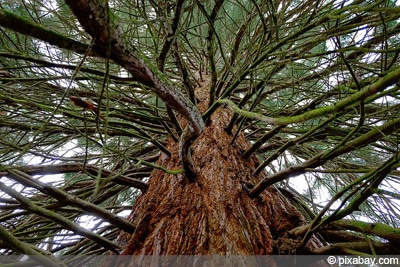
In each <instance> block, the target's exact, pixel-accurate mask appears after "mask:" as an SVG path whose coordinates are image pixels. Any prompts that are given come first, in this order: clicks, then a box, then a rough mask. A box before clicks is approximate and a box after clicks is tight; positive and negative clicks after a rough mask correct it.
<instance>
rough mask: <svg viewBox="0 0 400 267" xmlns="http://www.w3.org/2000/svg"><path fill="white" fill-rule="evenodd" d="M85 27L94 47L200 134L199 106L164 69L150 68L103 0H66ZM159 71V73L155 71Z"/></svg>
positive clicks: (201, 125) (194, 131)
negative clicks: (167, 77)
mask: <svg viewBox="0 0 400 267" xmlns="http://www.w3.org/2000/svg"><path fill="white" fill-rule="evenodd" d="M65 2H66V3H67V4H68V6H69V7H70V8H71V10H72V12H73V13H74V15H75V16H76V17H77V19H78V20H79V22H80V24H81V25H82V27H83V28H84V29H85V31H86V32H87V33H89V34H90V35H91V36H92V37H93V38H94V39H95V45H94V49H95V51H96V52H97V53H99V54H101V55H103V56H104V57H105V56H106V54H107V51H108V50H109V52H110V58H111V59H112V60H114V61H115V62H116V63H117V64H119V65H121V66H122V67H124V68H126V69H127V70H128V71H129V72H130V73H131V74H132V76H133V78H134V79H135V80H136V81H137V82H139V83H141V84H143V85H145V86H148V87H149V88H150V89H151V90H152V91H153V92H154V93H155V94H156V95H157V96H158V97H160V98H161V99H162V100H163V101H164V102H165V103H166V104H167V105H169V106H170V107H171V108H172V109H174V110H175V111H177V112H178V113H179V114H181V115H182V116H183V117H184V118H185V119H187V120H188V122H189V124H190V126H191V127H190V130H191V132H192V133H193V134H194V135H198V134H200V133H201V132H202V131H203V129H204V121H203V118H202V116H201V113H200V111H199V110H198V109H197V107H196V106H195V105H194V104H193V103H192V102H191V101H189V99H187V98H186V97H185V96H184V95H183V93H182V92H181V91H179V90H178V89H177V88H174V87H171V86H170V87H168V86H167V85H166V84H165V83H163V82H162V81H161V80H160V79H162V78H163V77H162V73H161V72H158V71H157V69H156V68H151V65H150V64H149V63H147V64H146V63H145V61H144V60H145V59H144V58H143V59H141V58H139V57H138V56H137V53H138V51H136V49H135V48H134V47H133V45H132V44H131V41H130V40H124V39H123V38H122V34H121V30H120V28H119V27H118V25H115V22H114V21H113V18H114V16H113V15H112V14H111V12H109V14H107V12H108V9H107V7H106V6H105V5H104V4H103V2H104V1H97V0H66V1H65ZM154 72H156V74H157V76H158V77H156V75H155V74H154Z"/></svg>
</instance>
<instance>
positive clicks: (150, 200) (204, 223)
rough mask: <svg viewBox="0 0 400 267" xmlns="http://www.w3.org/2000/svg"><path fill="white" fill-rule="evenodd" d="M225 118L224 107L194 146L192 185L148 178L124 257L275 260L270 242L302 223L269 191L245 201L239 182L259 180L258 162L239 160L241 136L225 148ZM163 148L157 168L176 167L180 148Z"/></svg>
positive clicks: (179, 179)
mask: <svg viewBox="0 0 400 267" xmlns="http://www.w3.org/2000/svg"><path fill="white" fill-rule="evenodd" d="M230 117H231V113H230V112H229V111H228V110H227V109H226V108H223V107H221V108H219V109H218V110H217V111H216V112H215V113H214V114H213V115H212V117H211V123H210V124H209V125H208V126H207V127H206V128H205V130H204V131H203V132H202V134H201V135H200V136H199V137H198V138H197V139H196V141H195V142H194V143H193V145H192V155H193V162H194V165H195V167H196V171H197V173H198V176H197V177H196V178H195V181H194V182H193V183H190V182H189V180H188V179H187V178H186V177H185V175H184V174H180V175H170V174H166V173H164V172H162V171H160V170H154V171H153V173H152V175H151V177H150V181H149V189H148V191H147V192H146V193H145V194H143V195H142V196H140V197H139V198H138V200H137V201H136V203H135V205H134V207H133V210H132V213H131V215H130V216H129V220H130V221H131V222H132V223H133V224H134V225H136V231H135V232H134V233H133V234H132V235H128V234H127V233H123V234H121V235H120V238H119V242H120V245H121V246H122V247H125V249H124V250H123V251H122V254H135V255H137V254H145V255H164V254H169V255H171V254H172V255H188V254H190V255H199V254H202V255H207V254H234V255H249V254H250V255H254V254H273V253H274V243H275V244H277V243H279V242H274V240H277V239H278V238H282V237H285V236H286V232H287V231H288V230H290V229H292V228H294V227H296V226H299V225H301V224H303V223H304V222H303V217H302V215H301V214H300V213H299V212H298V211H297V210H296V209H295V208H294V207H293V206H292V205H291V204H290V203H289V202H288V201H287V200H286V199H285V198H284V197H283V196H282V195H281V194H280V193H279V192H278V191H277V190H276V189H274V188H273V187H270V188H269V189H267V190H265V191H264V192H263V193H262V194H261V196H260V197H258V198H255V199H252V198H250V197H249V196H248V193H247V192H246V190H244V187H243V182H247V183H252V184H255V183H256V182H258V181H259V180H260V177H255V176H253V175H252V171H253V170H254V169H255V168H256V166H257V165H258V161H257V159H256V158H255V157H250V158H248V159H246V160H244V159H243V158H242V157H241V154H242V153H243V151H246V150H247V149H248V147H249V144H248V143H247V141H246V139H245V137H244V136H243V135H240V136H239V138H237V140H236V141H235V143H234V144H231V140H232V136H231V135H229V134H228V133H226V131H225V130H224V126H226V125H227V123H228V122H229V119H230ZM168 149H169V150H170V151H171V154H172V156H171V157H167V156H166V155H161V156H160V159H159V161H158V164H160V165H162V166H163V167H165V168H168V169H178V168H182V166H180V160H179V157H178V144H177V143H175V142H173V141H172V139H171V141H170V142H169V144H168ZM280 240H282V239H280ZM280 243H281V241H280ZM278 252H279V251H277V250H275V253H278Z"/></svg>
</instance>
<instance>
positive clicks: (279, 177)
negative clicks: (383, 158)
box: [249, 119, 400, 197]
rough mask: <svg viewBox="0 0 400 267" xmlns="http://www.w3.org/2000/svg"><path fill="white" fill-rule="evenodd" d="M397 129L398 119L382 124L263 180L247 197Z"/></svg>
mask: <svg viewBox="0 0 400 267" xmlns="http://www.w3.org/2000/svg"><path fill="white" fill-rule="evenodd" d="M399 127H400V119H395V120H392V121H390V122H388V123H386V124H384V125H383V126H381V127H376V128H373V129H372V130H370V131H369V132H367V133H365V134H363V135H361V136H359V137H357V138H355V139H353V140H351V141H349V142H348V143H346V144H345V145H343V146H341V147H339V148H334V149H333V150H328V151H326V152H321V153H319V154H317V155H315V156H314V157H312V158H310V159H309V160H307V161H305V162H303V163H301V164H298V165H296V166H293V167H290V168H287V169H285V170H283V171H281V172H278V173H275V174H273V175H271V176H268V177H266V178H264V179H263V180H262V181H261V182H259V183H258V184H257V185H256V186H255V187H254V188H253V189H252V190H251V191H250V192H249V195H250V196H251V197H256V196H258V195H259V194H260V193H261V192H262V191H263V190H265V189H266V188H267V187H269V186H271V185H273V184H274V183H277V182H279V181H283V180H285V179H287V178H290V177H293V176H297V175H300V174H303V173H305V172H306V169H308V168H316V167H318V166H322V165H323V164H324V163H325V162H327V161H328V160H331V159H334V158H336V157H338V156H340V155H343V154H345V153H348V152H350V151H353V150H355V149H358V148H361V147H364V146H366V145H368V144H371V143H373V142H375V141H377V140H378V139H379V138H381V137H382V136H384V135H387V134H391V133H392V132H394V131H397V130H398V129H399Z"/></svg>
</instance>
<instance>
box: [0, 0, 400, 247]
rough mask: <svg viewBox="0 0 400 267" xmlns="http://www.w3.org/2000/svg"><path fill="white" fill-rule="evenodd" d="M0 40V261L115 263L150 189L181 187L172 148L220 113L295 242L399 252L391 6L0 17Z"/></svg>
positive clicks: (99, 6) (396, 77) (31, 3)
mask: <svg viewBox="0 0 400 267" xmlns="http://www.w3.org/2000/svg"><path fill="white" fill-rule="evenodd" d="M0 26H1V27H0V36H1V37H0V175H1V179H0V247H1V249H2V252H3V253H5V254H14V253H26V254H33V253H37V254H41V253H44V254H46V253H49V252H50V253H53V254H63V255H68V254H96V253H104V252H105V251H107V250H110V251H116V245H115V243H114V242H113V240H115V238H116V237H117V235H118V233H119V231H120V230H121V229H123V230H124V231H129V230H132V229H134V227H135V226H134V225H132V223H130V222H129V221H128V220H127V219H125V215H126V214H127V211H129V210H130V209H131V206H132V204H133V202H134V201H135V199H136V198H137V196H139V195H140V194H141V193H142V192H145V191H146V190H147V188H148V183H147V181H148V178H149V177H150V174H151V172H152V171H153V170H155V169H156V170H161V171H163V172H167V173H170V174H179V173H183V172H186V173H187V172H190V171H191V169H190V166H189V165H190V164H189V162H185V155H183V156H182V161H183V163H188V164H182V165H183V166H182V168H179V169H168V168H166V167H165V166H162V165H159V164H158V162H157V160H158V159H159V157H160V155H166V156H170V154H171V152H170V151H169V150H168V148H167V146H166V144H167V142H168V140H175V141H176V142H178V141H179V140H181V141H182V140H183V139H184V137H185V133H189V135H190V137H195V136H197V135H198V134H200V133H201V132H202V131H203V129H204V128H205V127H206V126H207V121H208V119H209V118H210V116H211V115H212V114H213V113H214V112H215V111H216V109H217V108H218V107H220V106H224V107H227V108H229V109H231V110H232V112H233V113H234V115H233V117H232V118H231V119H230V122H229V124H227V125H226V127H225V131H227V132H228V133H230V134H231V135H232V140H231V142H232V143H234V142H235V141H236V139H237V137H238V135H239V133H244V134H245V137H246V139H247V140H248V141H249V143H250V144H251V147H250V148H249V149H248V150H247V151H243V154H242V157H243V158H248V157H250V156H252V155H256V157H257V158H258V159H259V161H260V164H259V166H257V168H256V169H254V170H253V173H254V174H255V175H260V174H263V173H264V171H265V173H266V175H265V176H263V177H261V179H260V182H259V183H258V184H255V185H252V187H251V188H249V195H250V196H251V197H257V196H258V195H259V194H260V193H261V192H262V191H264V190H265V189H266V188H268V187H270V186H277V187H279V188H280V190H281V192H282V194H284V195H285V196H286V197H287V198H289V199H291V200H292V201H293V202H294V203H296V204H297V205H298V207H299V209H300V210H302V211H303V212H304V215H305V217H306V219H307V220H308V222H309V224H308V225H307V226H306V227H304V228H301V229H294V230H293V232H292V234H295V235H298V236H302V237H304V236H306V237H307V236H309V235H310V234H311V233H315V232H318V231H319V230H321V229H323V227H324V226H326V225H327V224H331V225H334V227H335V228H336V229H340V230H344V231H340V232H339V233H338V234H337V238H338V239H341V240H346V238H348V239H347V240H350V238H349V236H351V235H352V233H354V232H359V233H363V234H364V235H361V237H360V236H357V237H359V238H360V239H362V240H363V238H366V236H368V237H369V238H371V240H372V241H374V242H377V243H376V244H378V243H379V244H382V245H385V244H387V242H395V243H397V244H398V243H399V242H400V229H399V227H400V217H399V214H400V210H399V209H400V206H399V205H400V202H399V199H400V187H399V183H400V170H399V162H400V155H399V153H400V152H399V143H400V142H399V140H400V135H399V129H400V91H399V85H400V84H399V81H400V66H399V60H398V59H399V53H400V7H399V6H398V3H396V2H394V1H391V0H379V1H376V0H374V1H372V0H371V1H359V0H355V1H347V0H343V1H331V0H326V1H319V0H308V1H274V0H267V1H255V0H249V1H245V0H237V1H236V0H225V1H224V0H219V1H202V0H190V1H183V0H178V1H154V0H149V1H145V0H143V1H120V0H109V1H107V0H104V1H100V0H79V1H72V0H67V1H65V2H64V1H61V0H46V1H37V0H25V1H23V0H17V1H7V0H3V1H1V2H0ZM204 85H206V86H207V90H206V91H204V92H195V89H196V88H198V87H201V86H203V87H204ZM203 101H206V102H207V107H206V111H204V112H200V110H199V109H198V108H197V106H196V104H197V103H198V102H203ZM182 118H184V119H186V121H187V122H188V125H187V126H186V125H183V124H182V123H181V120H182ZM183 147H185V146H184V145H183ZM182 153H183V154H184V153H185V151H182ZM123 212H125V213H123ZM117 214H119V215H118V216H116V215H117ZM123 214H125V215H123ZM360 221H362V222H363V223H361V222H360ZM374 226H379V227H381V228H379V227H374ZM354 236H355V235H354ZM354 236H352V239H351V241H354V240H356V239H355V237H354ZM331 238H332V240H331V241H332V242H333V240H334V238H333V236H331ZM357 240H358V239H357ZM374 244H375V243H374Z"/></svg>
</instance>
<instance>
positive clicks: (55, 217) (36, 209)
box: [0, 182, 118, 253]
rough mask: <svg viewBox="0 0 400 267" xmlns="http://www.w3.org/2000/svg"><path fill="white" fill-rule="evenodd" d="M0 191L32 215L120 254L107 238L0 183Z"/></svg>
mask: <svg viewBox="0 0 400 267" xmlns="http://www.w3.org/2000/svg"><path fill="white" fill-rule="evenodd" d="M0 190H1V191H3V192H5V193H7V194H8V195H10V196H11V197H13V198H15V199H16V200H18V201H19V202H20V203H21V206H22V207H23V208H24V209H26V210H28V211H30V212H32V213H35V214H39V215H41V216H43V217H45V218H48V219H50V220H52V221H54V222H56V223H58V224H60V225H62V226H63V227H64V228H65V229H68V230H71V231H73V232H74V233H76V234H80V235H82V236H85V237H87V238H88V239H90V240H93V241H94V242H96V243H98V244H100V245H102V246H103V247H105V248H107V249H109V250H111V251H113V252H115V253H118V250H117V248H118V247H117V246H116V245H115V244H114V243H113V242H111V241H109V240H107V239H106V238H104V237H102V236H99V235H97V234H95V233H93V232H91V231H89V230H86V229H85V228H83V227H82V226H80V225H79V224H77V223H74V222H72V221H70V220H69V219H67V218H66V217H64V216H62V215H60V214H58V213H56V212H54V211H51V210H48V209H46V208H43V207H41V206H38V205H36V204H35V203H33V202H32V201H31V200H30V199H29V198H27V197H25V196H23V195H22V194H21V193H19V192H17V191H16V190H14V189H12V188H10V187H8V186H6V185H5V184H3V183H1V182H0Z"/></svg>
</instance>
